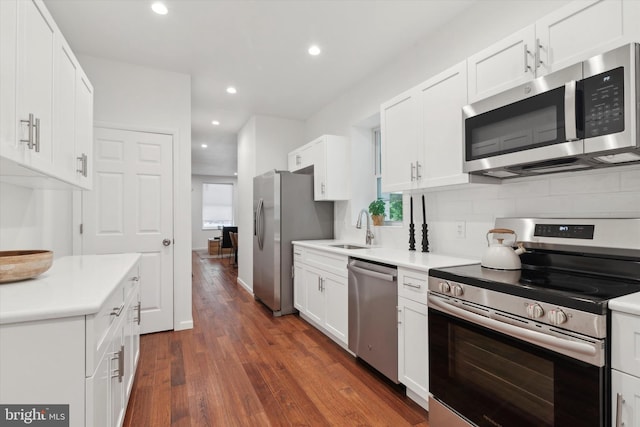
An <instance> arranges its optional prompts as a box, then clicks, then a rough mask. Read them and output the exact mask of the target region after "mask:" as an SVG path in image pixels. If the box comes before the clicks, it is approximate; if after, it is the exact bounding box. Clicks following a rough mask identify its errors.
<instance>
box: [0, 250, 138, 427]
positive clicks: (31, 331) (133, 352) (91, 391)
mask: <svg viewBox="0 0 640 427" xmlns="http://www.w3.org/2000/svg"><path fill="white" fill-rule="evenodd" d="M138 268H139V267H138V263H137V262H136V264H135V265H134V266H133V267H132V268H131V269H130V270H129V273H128V274H127V275H126V277H125V279H124V280H123V281H122V282H121V283H119V284H118V286H116V287H114V290H113V291H112V292H111V294H110V295H109V297H108V298H107V300H106V301H105V303H104V304H103V306H102V307H101V308H100V310H99V311H98V312H97V313H95V314H91V315H87V316H73V317H63V318H54V319H46V320H38V321H29V322H19V323H10V324H3V325H0V362H1V363H0V378H2V381H0V403H2V404H25V405H30V404H33V405H38V404H68V405H69V426H70V427H82V426H92V427H120V426H121V425H122V423H123V421H124V415H125V413H126V408H127V403H128V399H129V395H130V393H131V387H132V385H133V380H134V376H135V372H136V367H137V363H138V358H139V352H140V324H139V319H140V289H139V276H138ZM45 354H46V357H45Z"/></svg>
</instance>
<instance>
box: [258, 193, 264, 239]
mask: <svg viewBox="0 0 640 427" xmlns="http://www.w3.org/2000/svg"><path fill="white" fill-rule="evenodd" d="M263 215H264V200H263V199H260V200H259V201H258V220H257V222H258V227H257V228H258V247H259V248H260V250H262V248H263V247H264V228H263V226H262V222H263V218H262V217H263Z"/></svg>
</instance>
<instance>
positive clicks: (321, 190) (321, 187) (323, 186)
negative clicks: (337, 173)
mask: <svg viewBox="0 0 640 427" xmlns="http://www.w3.org/2000/svg"><path fill="white" fill-rule="evenodd" d="M324 189H325V185H324V182H323V183H322V184H320V192H321V193H322V194H324Z"/></svg>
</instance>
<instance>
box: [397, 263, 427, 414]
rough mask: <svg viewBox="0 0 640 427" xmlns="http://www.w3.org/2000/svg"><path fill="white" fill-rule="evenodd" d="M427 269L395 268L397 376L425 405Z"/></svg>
mask: <svg viewBox="0 0 640 427" xmlns="http://www.w3.org/2000/svg"><path fill="white" fill-rule="evenodd" d="M427 279H428V276H427V273H425V272H421V271H414V270H407V269H402V268H399V269H398V380H399V381H400V382H401V383H402V384H404V385H405V386H406V387H407V396H409V397H410V398H411V399H412V400H414V401H415V402H417V403H418V404H419V405H420V406H422V407H424V408H425V409H428V401H429V351H428V350H429V349H428V344H427V338H428V336H427V334H428V330H427V319H428V317H427Z"/></svg>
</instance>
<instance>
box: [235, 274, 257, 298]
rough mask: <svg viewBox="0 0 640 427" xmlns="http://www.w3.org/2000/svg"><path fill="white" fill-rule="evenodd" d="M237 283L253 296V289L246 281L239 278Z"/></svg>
mask: <svg viewBox="0 0 640 427" xmlns="http://www.w3.org/2000/svg"><path fill="white" fill-rule="evenodd" d="M237 282H238V284H239V285H240V286H242V287H243V288H244V289H245V291H247V292H249V294H251V295H253V288H251V286H249V285H247V284H246V283H245V282H244V280H242V279H241V278H239V277H238V279H237Z"/></svg>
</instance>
